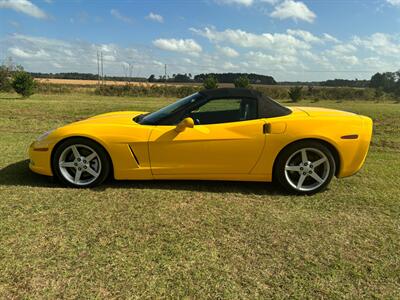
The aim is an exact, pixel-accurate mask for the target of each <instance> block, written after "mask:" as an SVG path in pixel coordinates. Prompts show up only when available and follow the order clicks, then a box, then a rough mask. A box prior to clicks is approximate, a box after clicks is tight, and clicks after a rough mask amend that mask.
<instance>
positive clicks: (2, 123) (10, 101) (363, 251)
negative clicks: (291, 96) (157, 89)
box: [0, 94, 400, 299]
mask: <svg viewBox="0 0 400 300" xmlns="http://www.w3.org/2000/svg"><path fill="white" fill-rule="evenodd" d="M170 101H172V99H154V98H118V97H99V96H89V95H84V94H82V95H79V94H68V95H62V96H57V95H34V96H33V97H32V98H30V99H27V100H21V99H18V98H17V97H16V96H14V95H13V94H0V111H1V115H0V134H1V139H0V150H1V155H0V168H1V170H0V298H161V297H166V298H183V297H187V298H193V299H197V298H251V299H254V298H271V297H274V298H298V299H303V298H326V299H335V298H350V299H354V298H362V297H366V298H385V299H388V298H389V299H390V298H392V299H395V298H399V297H400V255H399V253H400V196H399V186H400V173H399V170H400V160H399V158H400V134H399V132H400V130H399V129H400V128H399V124H400V123H399V122H400V105H399V104H392V103H372V102H346V101H344V102H341V103H336V102H335V101H321V102H319V103H317V104H315V103H310V102H300V104H299V105H318V106H324V107H334V108H339V109H343V110H349V111H354V112H357V113H361V114H365V115H368V116H371V117H372V118H373V119H374V120H375V128H374V139H373V144H372V147H371V149H370V153H369V155H368V158H367V161H366V164H365V167H364V168H363V169H362V171H360V172H359V173H358V174H357V175H355V176H353V177H350V178H345V179H341V180H334V181H333V182H332V184H331V185H330V187H329V189H328V190H327V191H326V192H324V193H320V194H317V195H314V196H308V197H299V196H290V195H285V194H282V193H281V192H280V191H279V190H276V189H275V188H274V187H273V186H272V185H271V184H264V183H235V182H223V183H221V182H200V181H193V182H185V181H162V182H157V181H145V182H134V181H132V182H129V181H127V182H110V183H108V184H107V185H105V186H101V187H98V188H94V189H83V190H82V189H70V188H64V187H61V186H59V185H58V184H57V183H56V182H53V181H52V180H51V179H49V178H47V177H43V176H39V175H35V174H33V173H31V172H30V171H29V170H28V165H27V161H26V159H27V148H28V146H29V144H30V142H31V141H32V140H33V139H34V138H35V137H36V136H37V135H39V134H40V133H42V132H43V131H46V130H48V129H51V128H55V127H57V126H60V125H63V124H65V123H68V122H71V121H74V120H77V119H80V118H84V117H87V116H91V115H95V114H99V113H102V112H108V111H116V110H154V109H156V108H158V107H160V106H163V105H165V104H166V103H168V102H170Z"/></svg>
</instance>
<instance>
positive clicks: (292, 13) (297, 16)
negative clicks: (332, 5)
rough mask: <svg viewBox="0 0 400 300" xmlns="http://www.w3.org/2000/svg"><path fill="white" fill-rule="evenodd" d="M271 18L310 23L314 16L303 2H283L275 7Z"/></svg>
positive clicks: (287, 0)
mask: <svg viewBox="0 0 400 300" xmlns="http://www.w3.org/2000/svg"><path fill="white" fill-rule="evenodd" d="M271 17H273V18H278V19H281V20H283V19H293V20H295V21H297V20H302V21H306V22H309V23H312V22H314V19H315V18H316V15H315V13H313V12H312V11H311V10H310V9H309V8H308V7H307V5H305V4H304V3H303V2H296V1H293V0H285V1H284V2H282V3H281V4H279V5H278V6H276V7H275V9H274V11H273V12H272V13H271Z"/></svg>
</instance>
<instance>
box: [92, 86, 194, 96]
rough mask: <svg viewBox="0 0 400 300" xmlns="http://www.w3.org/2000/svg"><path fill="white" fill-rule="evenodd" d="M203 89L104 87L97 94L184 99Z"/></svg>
mask: <svg viewBox="0 0 400 300" xmlns="http://www.w3.org/2000/svg"><path fill="white" fill-rule="evenodd" d="M200 89H201V87H199V86H191V85H184V86H175V85H151V86H146V85H122V86H121V85H102V86H99V87H98V88H96V90H95V94H96V95H102V96H129V97H138V96H145V97H160V96H163V97H177V98H182V97H186V96H188V95H190V94H194V93H196V92H198V91H199V90H200Z"/></svg>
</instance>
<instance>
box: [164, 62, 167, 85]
mask: <svg viewBox="0 0 400 300" xmlns="http://www.w3.org/2000/svg"><path fill="white" fill-rule="evenodd" d="M164 82H165V83H167V64H165V65H164Z"/></svg>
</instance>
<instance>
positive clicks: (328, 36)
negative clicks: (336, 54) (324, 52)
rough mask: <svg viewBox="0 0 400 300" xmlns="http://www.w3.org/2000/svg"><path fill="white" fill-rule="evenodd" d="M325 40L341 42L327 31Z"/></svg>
mask: <svg viewBox="0 0 400 300" xmlns="http://www.w3.org/2000/svg"><path fill="white" fill-rule="evenodd" d="M324 40H325V41H327V42H332V43H340V41H339V40H338V39H337V38H335V37H334V36H331V35H330V34H327V33H324Z"/></svg>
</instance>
